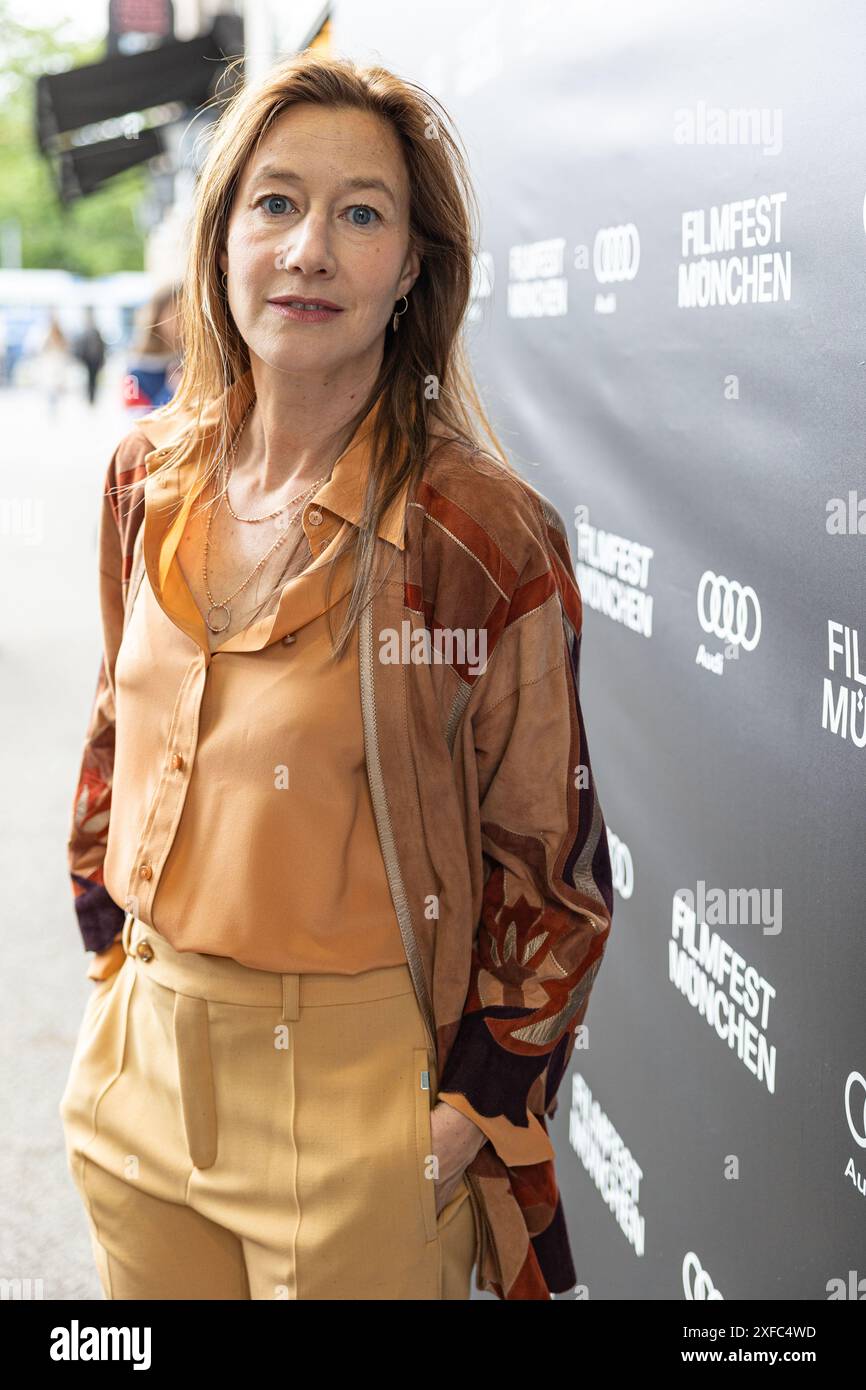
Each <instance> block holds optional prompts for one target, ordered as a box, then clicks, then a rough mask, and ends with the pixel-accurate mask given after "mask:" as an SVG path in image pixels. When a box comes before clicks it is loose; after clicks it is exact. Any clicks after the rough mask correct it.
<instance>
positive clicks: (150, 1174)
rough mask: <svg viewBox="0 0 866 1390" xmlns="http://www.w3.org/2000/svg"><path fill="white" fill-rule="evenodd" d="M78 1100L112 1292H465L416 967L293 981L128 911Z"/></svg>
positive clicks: (75, 1167) (91, 1212)
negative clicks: (440, 1166)
mask: <svg viewBox="0 0 866 1390" xmlns="http://www.w3.org/2000/svg"><path fill="white" fill-rule="evenodd" d="M123 943H124V948H125V951H126V955H125V957H124V963H123V966H122V967H121V969H120V970H119V971H118V972H117V973H116V974H115V975H112V976H111V977H109V979H108V980H106V981H103V982H101V983H98V984H96V985H95V986H93V993H92V995H91V996H90V998H89V999H88V1002H87V1005H86V1008H85V1012H84V1017H83V1019H82V1023H81V1029H80V1032H79V1036H78V1041H77V1043H76V1047H75V1052H74V1055H73V1059H72V1065H71V1068H70V1073H69V1078H68V1081H67V1083H66V1089H65V1091H64V1094H63V1098H62V1100H61V1102H60V1115H61V1118H62V1120H63V1127H64V1134H65V1140H66V1151H67V1161H68V1164H69V1170H70V1172H71V1174H72V1176H73V1179H74V1181H75V1184H76V1187H77V1188H78V1191H79V1193H80V1195H81V1198H82V1200H83V1202H84V1206H85V1210H86V1212H87V1217H88V1222H89V1227H90V1234H91V1238H92V1243H93V1251H94V1258H95V1260H96V1264H97V1269H98V1272H99V1278H100V1282H101V1284H102V1288H103V1292H104V1295H105V1297H106V1298H111V1299H114V1298H120V1299H134V1298H144V1299H224V1298H225V1299H228V1298H232V1299H246V1298H252V1299H287V1298H288V1299H296V1298H304V1299H390V1298H395V1299H439V1298H448V1299H457V1298H462V1299H466V1298H468V1297H469V1289H470V1279H471V1273H472V1268H473V1265H474V1263H475V1260H476V1258H477V1253H478V1230H477V1225H476V1218H475V1209H474V1206H473V1202H472V1200H471V1199H470V1194H469V1188H468V1186H467V1185H466V1183H465V1181H461V1184H460V1187H459V1189H458V1191H457V1192H456V1194H455V1196H454V1197H453V1198H452V1199H451V1201H450V1202H449V1203H448V1204H447V1206H446V1207H445V1208H444V1210H443V1211H442V1212H441V1213H440V1214H439V1216H438V1218H437V1215H436V1197H435V1190H434V1184H433V1180H432V1176H430V1166H431V1165H430V1162H429V1158H430V1155H431V1154H432V1144H431V1126H430V1113H431V1108H432V1105H433V1104H434V1103H435V1101H434V1100H433V1097H435V1094H436V1077H435V1071H434V1067H433V1066H432V1065H431V1058H430V1056H429V1055H428V1048H427V1045H426V1039H425V1032H424V1025H423V1021H422V1017H421V1014H420V1011H419V1009H418V1004H417V1001H416V998H415V993H414V990H413V988H412V981H411V977H410V975H409V969H408V966H407V965H405V964H404V965H400V966H392V967H389V968H386V969H379V970H370V971H366V972H364V973H363V974H361V975H354V976H351V975H309V974H303V975H281V974H277V973H274V972H272V971H266V970H253V969H250V968H249V967H248V966H244V965H240V964H238V963H237V962H236V961H234V960H231V959H229V958H228V957H224V956H212V955H204V954H199V953H196V952H177V951H175V950H174V949H173V947H172V946H171V945H170V944H169V943H168V942H167V941H166V940H165V938H164V937H162V936H161V935H160V934H159V933H158V932H156V931H154V930H153V928H151V927H147V926H145V925H144V924H143V923H141V922H139V921H138V920H137V919H135V918H134V917H132V915H131V914H130V915H128V916H127V919H126V923H125V924H124V929H123Z"/></svg>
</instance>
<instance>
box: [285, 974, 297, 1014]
mask: <svg viewBox="0 0 866 1390" xmlns="http://www.w3.org/2000/svg"><path fill="white" fill-rule="evenodd" d="M281 978H282V981H283V1012H282V1013H281V1014H280V1018H282V1019H297V1018H300V1016H301V1015H300V1009H299V1003H300V995H301V989H300V986H301V977H300V975H283V976H282V977H281Z"/></svg>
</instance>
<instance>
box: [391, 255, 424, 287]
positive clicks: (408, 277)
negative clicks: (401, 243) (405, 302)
mask: <svg viewBox="0 0 866 1390" xmlns="http://www.w3.org/2000/svg"><path fill="white" fill-rule="evenodd" d="M420 274H421V257H420V256H419V254H418V252H417V251H416V250H415V248H414V247H413V248H412V250H411V251H410V252H409V254H408V256H407V257H406V261H405V264H404V266H403V274H402V275H401V276H400V283H399V285H398V286H397V295H398V297H399V296H400V295H401V294H408V293H409V291H410V290H411V288H412V286H413V285H414V283H415V281H416V280H417V279H418V276H419V275H420Z"/></svg>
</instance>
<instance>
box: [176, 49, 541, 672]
mask: <svg viewBox="0 0 866 1390" xmlns="http://www.w3.org/2000/svg"><path fill="white" fill-rule="evenodd" d="M241 61H242V60H241V59H235V60H233V62H232V63H230V64H229V65H228V68H227V80H229V81H231V80H232V76H233V74H232V69H233V67H234V66H235V65H236V64H237V63H240V62H241ZM213 100H219V97H216V98H214V99H213ZM304 102H306V103H310V104H314V105H318V106H331V107H343V108H345V107H350V108H354V109H356V110H359V111H364V112H370V113H373V114H375V115H378V116H380V117H381V118H382V119H383V120H385V121H387V122H389V124H390V125H391V127H392V128H393V130H394V131H395V133H396V134H397V136H398V137H399V140H400V143H401V146H402V150H403V155H404V158H405V161H406V166H407V172H408V182H409V188H410V211H409V237H410V246H412V245H414V247H415V248H416V249H417V251H418V252H419V255H420V256H421V271H420V274H419V276H418V278H417V280H416V281H415V284H414V285H413V287H412V290H411V293H410V296H409V300H410V307H409V312H408V313H405V314H404V315H403V316H402V317H401V320H400V328H399V332H397V333H393V332H392V331H391V329H390V327H389V328H388V329H387V330H386V340H385V345H384V351H383V358H382V364H381V368H380V371H379V374H378V377H377V380H376V382H375V384H374V386H373V388H372V390H371V392H370V394H369V397H368V399H367V400H366V401H365V402H364V403H363V405H362V406H361V407H360V408H359V410H358V411H357V413H356V414H355V416H354V417H353V419H352V420H351V421H347V422H346V429H347V431H349V430H350V429H352V430H354V429H356V428H357V426H358V425H359V424H360V422H361V421H362V420H363V419H364V417H365V416H366V414H367V412H368V411H369V410H370V409H371V408H372V406H373V405H374V404H375V403H376V402H377V401H379V400H380V399H381V408H380V409H379V410H378V411H377V412H376V418H375V421H374V433H373V436H372V453H371V457H372V458H373V459H374V460H375V463H374V465H373V466H371V468H370V475H369V478H368V486H367V490H366V494H365V498H364V503H363V510H362V515H361V518H360V523H359V526H358V528H355V527H350V528H348V533H347V535H346V536H345V538H344V540H343V542H342V543H341V544H340V546H339V548H338V550H337V551H336V552H335V556H334V560H335V564H334V567H333V570H332V574H333V572H334V571H335V570H336V561H337V560H339V558H340V557H341V556H342V555H343V554H344V553H346V552H347V551H353V552H354V570H353V585H352V590H351V594H350V597H349V603H348V607H347V609H346V614H345V618H344V621H343V625H342V627H341V629H340V632H339V635H338V636H337V638H336V639H335V642H334V656H335V658H337V657H339V656H340V655H341V654H342V653H343V651H344V650H345V648H346V645H347V643H348V640H349V636H350V634H351V630H352V627H353V625H354V623H355V622H356V621H357V619H358V617H359V615H360V612H361V610H362V608H363V607H364V606H365V605H366V603H367V601H368V600H369V597H370V595H371V592H372V575H373V569H374V562H375V554H376V533H377V530H378V526H379V522H380V519H381V517H382V516H383V514H384V513H385V512H386V511H387V509H388V507H389V505H390V504H391V503H392V502H393V500H394V498H395V497H396V496H397V495H398V494H399V493H400V491H401V489H402V488H403V487H404V485H406V484H407V483H408V485H409V487H410V490H413V489H414V486H415V483H416V482H417V480H418V479H420V477H421V474H422V472H423V469H424V465H425V462H426V460H427V459H428V457H429V454H430V450H431V444H432V442H433V441H432V439H431V430H430V425H431V422H432V421H435V426H436V429H435V431H434V432H435V433H437V434H439V433H442V434H444V435H445V436H446V437H447V438H451V439H456V440H460V441H462V442H463V443H465V444H466V445H468V447H469V449H470V450H475V449H479V448H482V447H483V446H482V444H481V440H482V438H484V439H486V440H487V441H488V442H489V444H491V445H492V446H493V447H492V451H493V453H494V454H495V455H496V457H497V458H498V459H499V461H500V462H501V463H503V464H504V465H505V467H506V468H507V469H508V470H509V472H513V471H514V470H513V469H512V467H511V465H510V463H509V462H508V460H507V458H506V457H505V452H504V450H503V448H502V446H501V444H500V442H499V439H498V438H497V436H496V434H495V433H494V431H493V428H492V426H491V424H490V421H489V420H488V418H487V415H486V414H485V411H484V408H483V406H482V404H481V401H480V399H479V396H478V392H477V389H476V387H475V383H474V381H473V377H472V373H471V370H470V367H469V365H468V359H467V355H466V351H465V346H464V342H463V325H464V318H465V315H466V311H467V308H468V306H469V303H470V298H471V291H472V276H473V257H474V245H475V228H476V227H477V222H478V215H477V203H476V199H475V195H474V191H473V189H472V186H471V182H470V178H469V174H468V169H467V164H466V161H465V159H464V157H463V154H462V152H461V142H460V139H459V136H458V135H457V134H456V132H454V131H453V130H452V125H451V121H450V118H449V116H448V114H447V112H446V111H445V110H444V108H442V106H441V105H440V104H439V103H438V101H437V100H436V99H435V98H434V97H432V96H431V95H430V94H429V93H428V92H427V91H425V90H424V88H422V87H419V86H416V85H415V84H414V83H411V82H407V81H406V80H404V79H402V78H400V77H397V76H396V75H395V74H394V73H392V72H389V71H388V69H386V68H383V67H378V66H370V67H359V66H358V65H357V64H355V63H354V62H352V61H351V60H349V59H347V58H338V57H333V56H331V55H329V54H323V53H320V52H315V51H311V50H309V49H308V50H306V51H304V52H303V53H300V54H298V55H296V56H294V57H292V58H290V59H289V60H288V61H285V62H281V63H279V64H278V65H277V66H276V67H274V68H273V69H271V70H270V71H269V72H268V73H267V74H266V75H265V76H264V78H263V79H261V80H260V81H259V82H257V83H256V84H254V85H252V86H241V87H240V88H239V89H238V90H236V91H235V92H234V94H233V95H232V96H231V97H230V99H229V100H228V101H227V102H226V103H225V106H224V109H223V111H222V113H221V115H220V117H219V119H218V120H217V121H216V122H215V123H214V125H213V126H212V127H211V129H210V132H209V134H208V139H209V149H208V154H207V157H206V159H205V161H204V164H203V166H202V169H201V173H200V176H199V180H198V188H197V196H196V205H195V210H194V215H193V220H192V226H191V228H190V246H189V254H188V260H187V265H186V274H185V278H184V281H183V286H182V292H181V298H180V306H179V312H180V325H181V341H182V343H183V349H184V357H183V374H182V376H181V379H180V383H179V385H178V389H177V392H176V394H175V395H174V397H173V399H172V400H171V401H170V402H169V403H168V404H167V405H166V406H164V407H162V409H161V410H160V411H159V417H160V418H161V419H166V420H171V419H173V418H174V417H175V416H178V417H180V416H184V415H189V414H190V413H192V414H193V415H195V417H196V424H195V425H194V426H193V427H192V428H193V430H194V431H195V432H196V435H197V436H198V435H199V433H200V426H199V423H198V421H199V419H200V416H201V412H202V410H203V409H204V407H205V405H206V404H207V403H208V402H209V401H210V400H212V399H213V398H214V397H216V396H219V395H223V394H224V393H225V392H226V391H227V389H228V388H229V387H231V386H234V385H235V384H236V383H237V382H238V381H239V379H240V378H241V377H242V376H244V375H247V376H248V382H249V392H248V398H246V399H245V400H244V401H242V402H241V404H240V409H241V411H243V409H245V407H246V405H247V404H248V403H249V399H251V398H252V392H253V390H254V388H253V386H252V378H251V376H249V375H248V374H249V368H250V357H249V352H248V349H247V345H246V343H245V342H244V341H243V339H242V338H241V336H240V333H239V332H238V329H237V327H236V325H235V322H234V320H233V318H232V315H231V312H230V309H229V306H228V302H227V297H226V292H225V289H224V287H223V284H222V280H221V275H220V270H219V263H218V254H219V252H220V250H221V248H222V247H223V246H224V245H225V242H226V237H227V229H228V222H229V217H230V214H231V210H232V204H233V201H234V197H235V193H236V190H237V187H238V183H239V180H240V177H241V173H242V170H243V169H244V167H245V165H246V162H247V160H248V159H249V158H250V155H251V153H252V152H253V150H254V148H255V146H256V144H257V142H258V141H259V140H260V139H261V138H262V136H263V135H264V134H265V132H266V131H267V130H268V128H269V127H270V125H271V124H272V122H273V121H274V120H275V118H276V117H277V116H278V115H279V114H281V113H282V112H284V111H286V110H287V109H288V108H290V107H292V106H294V105H296V104H299V103H304ZM230 428H231V421H230V419H229V418H228V411H227V410H226V409H225V405H224V406H223V408H222V410H221V412H220V419H219V421H218V422H217V423H216V425H214V426H213V427H212V431H213V433H212V436H210V435H208V438H209V439H210V438H211V437H212V438H213V439H214V441H215V442H217V441H218V444H219V447H218V448H215V449H214V450H213V452H212V455H211V459H210V462H209V463H208V465H207V468H206V471H205V472H204V473H203V474H202V475H201V476H202V478H203V483H202V491H204V490H205V489H206V487H207V484H208V482H209V481H210V480H211V478H212V477H213V476H214V475H215V474H216V472H217V470H218V468H219V461H220V460H221V459H222V458H224V457H225V454H226V452H227V449H228V447H229V445H230V442H231V441H230V436H229V432H230ZM347 437H349V436H348V434H347ZM186 446H187V440H184V439H181V440H180V441H179V443H178V444H177V446H176V447H175V448H173V449H172V450H171V451H170V452H169V454H168V455H167V456H166V459H165V461H164V462H162V463H161V464H160V465H159V467H158V469H155V470H154V471H155V472H159V473H160V474H162V473H164V472H165V473H167V472H169V471H170V470H171V469H172V468H174V467H176V466H177V465H178V464H179V463H180V462H181V461H182V459H183V458H184V456H185V454H186V452H187V447H186ZM467 457H468V455H467ZM395 558H396V552H395ZM332 636H333V634H332Z"/></svg>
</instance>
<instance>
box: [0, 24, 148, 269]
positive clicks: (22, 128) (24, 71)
mask: <svg viewBox="0 0 866 1390" xmlns="http://www.w3.org/2000/svg"><path fill="white" fill-rule="evenodd" d="M106 13H107V8H106ZM65 27H66V26H65V24H64V25H61V26H58V27H56V28H51V29H49V28H39V27H32V26H29V25H26V24H22V23H20V22H19V21H17V20H15V19H13V18H12V17H11V16H10V14H9V13H8V6H7V4H6V0H0V32H2V33H3V49H4V62H3V71H2V75H0V223H2V222H13V223H17V225H18V227H19V229H20V236H21V264H22V266H23V267H24V268H25V269H40V270H44V269H60V270H70V271H72V272H73V273H74V274H77V275H86V276H90V275H110V274H111V273H112V272H113V271H117V270H143V269H144V236H143V232H142V230H141V228H140V227H139V226H138V225H137V223H136V217H135V212H136V208H137V206H138V204H139V203H140V202H141V200H142V197H143V196H144V194H145V192H146V189H147V184H148V176H147V172H146V168H147V166H146V165H139V166H137V167H136V168H134V169H128V170H127V171H126V172H125V173H123V174H118V175H116V177H114V178H112V179H109V180H108V182H107V183H106V184H104V185H103V187H102V188H100V189H99V190H98V191H97V192H96V193H92V194H90V195H89V196H88V197H86V198H79V199H77V200H76V201H75V202H74V203H72V204H71V205H69V206H68V207H64V206H63V204H62V203H61V202H60V199H59V196H58V193H57V187H56V184H55V180H54V175H53V171H52V168H51V166H50V165H49V163H48V161H47V160H46V159H45V157H44V156H43V154H42V152H41V151H40V149H39V146H38V145H37V142H36V78H37V77H38V76H39V75H40V74H41V73H44V72H62V71H66V69H68V68H73V67H79V66H80V65H81V64H83V63H95V62H99V61H100V59H102V58H103V57H104V56H105V53H104V44H102V43H100V42H96V43H86V44H85V43H80V42H75V41H72V40H69V39H65V38H64V36H63V29H64V28H65Z"/></svg>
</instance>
